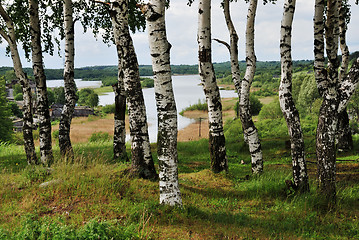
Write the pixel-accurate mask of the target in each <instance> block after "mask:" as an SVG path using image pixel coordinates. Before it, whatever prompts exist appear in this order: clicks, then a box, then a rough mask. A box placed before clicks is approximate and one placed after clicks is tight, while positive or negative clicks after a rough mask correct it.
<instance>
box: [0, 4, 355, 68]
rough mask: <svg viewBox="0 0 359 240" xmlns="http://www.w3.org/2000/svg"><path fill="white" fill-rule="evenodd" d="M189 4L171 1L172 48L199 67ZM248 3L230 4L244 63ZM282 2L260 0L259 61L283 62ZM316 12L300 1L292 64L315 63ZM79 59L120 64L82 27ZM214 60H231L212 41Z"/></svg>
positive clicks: (219, 25)
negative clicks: (281, 53)
mask: <svg viewBox="0 0 359 240" xmlns="http://www.w3.org/2000/svg"><path fill="white" fill-rule="evenodd" d="M220 2H221V1H220V0H212V38H219V39H222V40H226V41H228V39H229V36H228V30H227V27H226V25H225V21H224V16H223V12H222V9H221V8H220ZM349 2H350V3H351V4H352V9H351V11H352V19H351V23H350V25H349V29H348V34H347V43H348V45H349V50H350V52H354V51H359V6H356V5H354V0H349ZM186 3H187V0H171V5H170V8H169V9H168V10H167V11H166V24H167V35H168V39H169V42H170V43H171V44H172V50H171V63H172V64H196V63H197V61H198V59H197V51H198V46H197V39H196V36H197V8H198V1H195V3H194V4H193V5H192V7H189V6H187V5H186ZM247 8H248V4H246V3H245V1H244V0H238V2H236V3H232V4H231V13H232V19H233V21H234V24H235V26H236V29H237V32H238V34H239V36H240V41H239V51H240V52H239V58H240V60H244V58H245V52H244V34H245V21H246V15H247V13H246V12H247ZM282 9H283V0H278V2H277V4H276V5H273V4H267V5H263V4H262V3H261V0H259V4H258V9H257V17H256V27H255V50H256V55H257V58H258V60H260V61H271V60H279V59H280V55H279V32H280V22H281V18H282ZM313 12H314V0H297V6H296V12H295V17H294V22H293V38H292V41H293V42H292V51H293V52H292V55H293V59H296V60H302V59H313V21H312V19H313ZM76 30H77V32H76V36H75V41H76V45H75V48H76V56H75V66H76V67H84V66H95V65H116V64H117V57H116V49H115V47H113V46H112V47H107V45H105V44H104V43H102V41H101V39H99V40H97V41H96V40H95V38H94V37H93V36H92V35H91V34H83V33H82V28H81V27H80V26H79V25H77V26H76ZM133 41H134V44H135V48H136V53H137V57H138V61H139V64H151V58H150V55H149V47H148V39H147V33H146V32H139V33H135V34H134V35H133ZM5 46H6V45H5V44H2V45H1V46H0V66H12V62H11V59H10V58H9V57H6V56H5ZM212 46H213V61H214V62H224V61H228V60H229V54H228V50H227V49H226V48H225V47H224V46H223V45H220V44H218V43H216V42H213V44H212ZM44 62H45V66H46V68H62V67H63V58H59V57H58V56H55V57H51V56H48V55H45V58H44ZM23 65H24V66H26V67H30V66H31V63H29V62H27V61H25V60H24V61H23Z"/></svg>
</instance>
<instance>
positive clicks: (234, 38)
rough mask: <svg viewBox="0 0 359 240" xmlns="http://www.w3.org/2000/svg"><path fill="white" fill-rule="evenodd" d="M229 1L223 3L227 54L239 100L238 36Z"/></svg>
mask: <svg viewBox="0 0 359 240" xmlns="http://www.w3.org/2000/svg"><path fill="white" fill-rule="evenodd" d="M229 4H230V3H229V0H224V1H223V13H224V18H225V20H226V24H227V28H228V31H229V36H230V45H229V46H227V48H228V50H229V52H230V58H231V73H232V81H233V83H234V86H235V88H236V90H237V93H238V98H240V93H241V84H242V81H241V76H240V69H239V62H238V40H239V38H238V34H237V31H236V29H235V27H234V24H233V21H232V18H231V12H230V7H229Z"/></svg>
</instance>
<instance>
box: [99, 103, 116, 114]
mask: <svg viewBox="0 0 359 240" xmlns="http://www.w3.org/2000/svg"><path fill="white" fill-rule="evenodd" d="M115 110H116V106H115V104H114V103H113V104H109V105H105V106H103V107H102V109H101V111H102V112H103V113H104V114H110V113H115Z"/></svg>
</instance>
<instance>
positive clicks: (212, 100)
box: [197, 0, 228, 172]
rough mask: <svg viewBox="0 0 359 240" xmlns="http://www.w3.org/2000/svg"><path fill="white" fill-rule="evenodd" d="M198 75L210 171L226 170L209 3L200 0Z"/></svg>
mask: <svg viewBox="0 0 359 240" xmlns="http://www.w3.org/2000/svg"><path fill="white" fill-rule="evenodd" d="M198 13H199V14H198V33H197V41H198V47H199V50H198V58H199V64H198V66H199V75H200V77H201V81H202V85H203V90H204V93H205V96H206V101H207V105H208V122H209V148H210V154H211V166H212V171H214V172H221V171H223V170H226V171H227V169H228V162H227V156H226V146H225V137H224V132H223V120H222V104H221V97H220V94H219V88H218V86H217V82H216V76H215V74H214V69H213V64H212V53H211V51H212V49H211V1H210V0H200V1H199V11H198Z"/></svg>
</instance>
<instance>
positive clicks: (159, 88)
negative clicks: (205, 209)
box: [141, 0, 182, 206]
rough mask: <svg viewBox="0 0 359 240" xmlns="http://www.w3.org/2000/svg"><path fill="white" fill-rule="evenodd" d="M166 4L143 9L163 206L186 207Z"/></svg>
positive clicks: (160, 0) (156, 0)
mask: <svg viewBox="0 0 359 240" xmlns="http://www.w3.org/2000/svg"><path fill="white" fill-rule="evenodd" d="M165 4H166V1H165V0H150V1H149V3H148V4H146V5H142V6H141V9H142V11H143V12H144V14H145V16H146V20H147V31H148V38H149V45H150V53H151V57H152V69H153V77H154V85H155V86H154V87H155V97H156V105H157V119H158V134H157V153H158V163H159V186H160V203H161V204H165V205H170V206H174V205H179V206H182V198H181V193H180V189H179V183H178V166H177V165H178V156H177V109H176V102H175V98H174V94H173V88H172V78H171V66H170V50H171V44H170V43H169V42H168V40H167V35H166V23H165Z"/></svg>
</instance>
